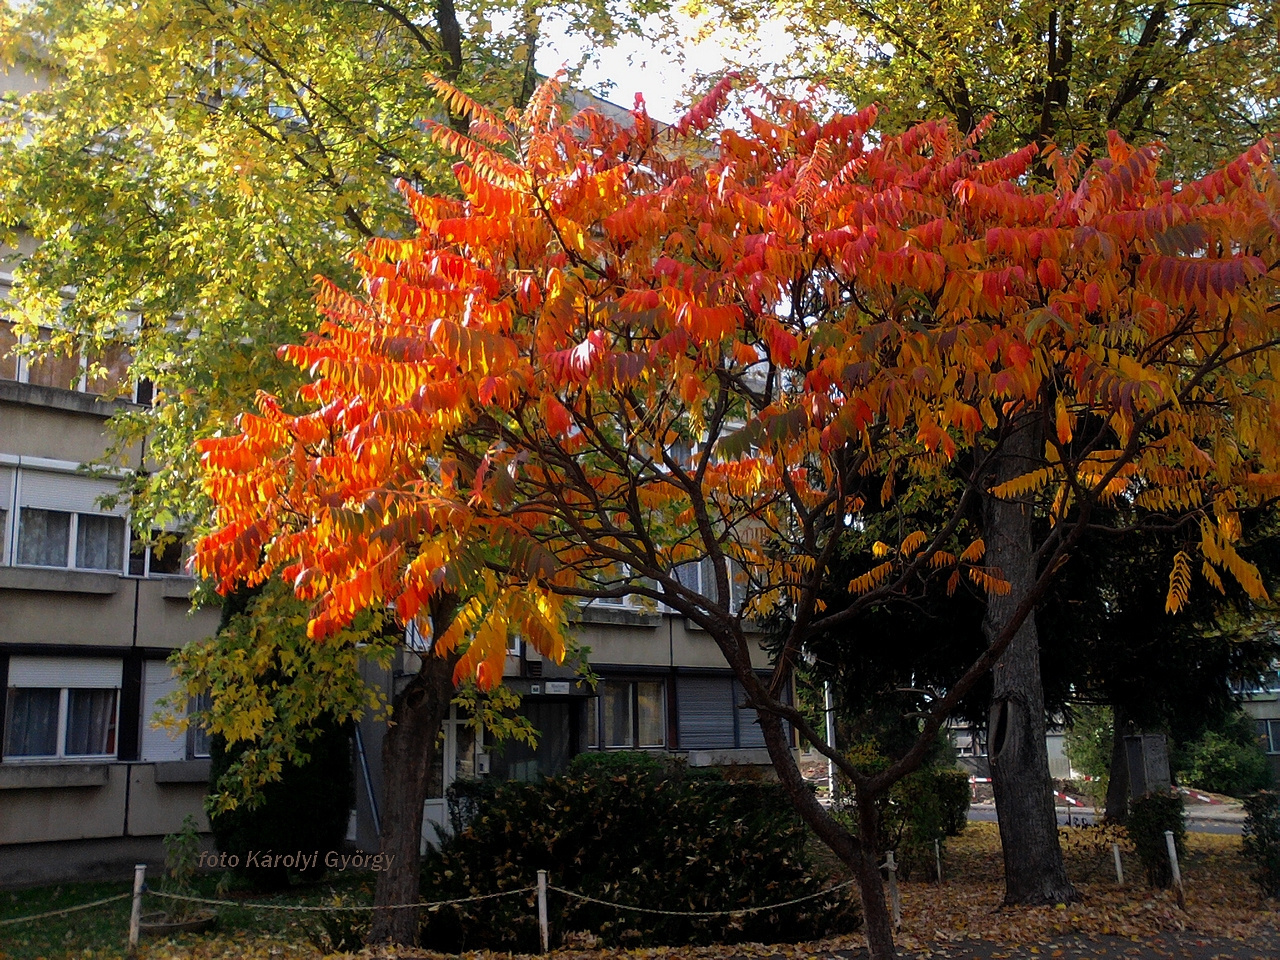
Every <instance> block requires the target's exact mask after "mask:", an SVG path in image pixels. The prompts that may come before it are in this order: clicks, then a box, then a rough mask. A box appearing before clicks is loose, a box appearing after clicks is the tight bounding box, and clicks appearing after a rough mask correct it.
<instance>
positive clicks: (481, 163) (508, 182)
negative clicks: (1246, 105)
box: [197, 81, 1280, 684]
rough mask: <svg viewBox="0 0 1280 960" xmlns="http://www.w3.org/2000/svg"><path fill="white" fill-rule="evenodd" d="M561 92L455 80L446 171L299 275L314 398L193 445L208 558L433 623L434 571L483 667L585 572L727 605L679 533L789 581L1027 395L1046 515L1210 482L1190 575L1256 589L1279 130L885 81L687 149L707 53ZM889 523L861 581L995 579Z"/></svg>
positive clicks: (710, 609)
mask: <svg viewBox="0 0 1280 960" xmlns="http://www.w3.org/2000/svg"><path fill="white" fill-rule="evenodd" d="M556 92H557V88H556V86H555V85H554V84H551V85H548V86H546V87H545V88H544V89H543V90H542V91H541V92H540V93H539V94H538V96H537V97H536V98H535V99H534V101H533V102H532V103H531V104H530V106H529V108H528V109H527V110H526V111H525V112H524V114H523V115H516V114H511V115H509V116H507V117H505V118H499V117H497V116H495V115H493V114H491V113H489V112H488V111H485V110H483V108H481V107H479V106H478V105H476V104H473V103H471V102H470V101H468V100H466V98H465V97H463V96H462V95H461V94H457V93H456V91H455V92H453V93H451V94H450V96H451V97H452V98H453V102H454V104H455V107H456V108H457V109H459V110H462V111H464V112H468V113H469V114H470V115H471V116H472V118H473V120H474V123H473V125H472V128H471V129H472V136H471V137H470V138H464V137H461V136H459V135H458V134H456V133H455V132H453V131H450V130H448V129H445V128H441V127H436V128H434V129H433V135H434V136H435V137H436V139H437V140H439V141H440V142H442V143H444V144H445V145H446V146H450V147H452V148H453V149H454V150H455V151H456V152H457V154H458V155H459V156H460V157H461V158H462V159H461V162H459V164H458V166H457V177H458V183H459V187H460V189H461V194H462V195H461V198H460V199H454V198H445V197H426V196H421V195H418V194H416V193H415V192H414V191H413V190H412V189H410V188H408V187H404V188H403V189H404V192H405V195H406V198H407V202H408V203H409V205H410V207H411V208H412V210H413V212H414V214H415V216H416V218H417V222H418V226H419V233H418V235H417V236H416V237H414V238H412V239H406V240H394V241H393V240H378V241H374V242H372V243H371V244H369V246H368V247H367V249H366V250H364V251H363V252H362V253H360V254H359V255H357V257H356V263H357V265H358V266H359V268H360V270H361V271H362V273H363V274H364V277H365V288H364V290H363V291H361V292H360V293H358V294H357V293H352V292H347V291H343V290H340V289H337V288H335V287H334V286H332V285H329V284H322V286H321V289H320V296H319V301H320V306H321V309H322V311H323V313H324V316H325V318H326V319H325V321H324V323H323V324H322V325H321V328H320V330H319V332H318V333H317V334H316V335H315V336H314V337H313V338H312V339H311V340H310V341H309V342H308V343H307V344H305V345H301V346H291V347H287V348H285V349H284V350H283V351H282V354H283V356H284V357H285V358H286V359H287V360H289V361H290V362H291V363H294V364H296V365H298V366H299V367H301V368H303V369H306V370H309V371H310V373H311V375H312V382H311V384H310V385H309V386H308V388H307V389H306V390H305V391H304V393H303V395H302V396H301V397H300V398H299V399H298V400H297V401H296V402H293V401H285V400H281V399H277V398H272V397H263V398H262V400H261V403H260V405H259V407H260V409H259V411H258V412H257V413H253V414H245V415H244V416H243V418H242V420H241V423H240V427H241V431H242V432H241V433H240V434H239V435H237V436H233V437H227V438H220V439H215V440H210V441H206V442H205V443H204V444H203V447H202V451H203V456H204V459H205V464H206V467H207V470H208V474H207V475H208V480H207V486H208V490H209V492H210V493H211V494H212V496H213V497H214V499H215V500H216V502H217V504H218V511H219V512H218V519H219V524H220V529H218V530H217V531H216V532H215V533H213V534H212V535H211V536H209V537H208V538H206V539H205V540H204V541H203V542H202V543H201V545H200V547H199V551H198V554H197V563H198V566H199V568H200V570H201V572H202V573H204V574H206V575H211V576H214V577H216V578H217V579H218V581H219V582H220V583H221V584H222V585H223V586H224V587H229V586H230V585H232V584H235V583H237V582H240V581H250V582H253V581H256V580H260V579H262V578H263V577H266V576H268V575H270V574H271V573H273V572H278V573H279V574H281V575H283V576H285V577H286V578H289V579H291V580H292V581H293V582H294V584H295V585H296V588H297V591H298V593H299V594H300V595H301V596H303V597H306V598H309V599H311V600H313V601H315V604H316V607H315V619H314V621H313V622H312V625H311V630H312V634H313V635H314V636H315V637H317V638H318V639H321V638H325V637H327V636H329V635H330V634H331V633H332V632H333V631H334V629H335V628H336V627H338V626H340V625H342V624H344V623H346V622H348V621H349V620H350V619H351V617H352V616H353V615H354V614H355V613H356V612H357V611H358V610H360V609H361V608H363V607H367V606H371V605H380V604H387V603H390V604H394V605H395V607H396V609H397V611H398V613H399V615H400V616H401V617H402V618H403V619H405V620H410V619H417V620H418V621H419V625H420V626H421V627H422V629H423V630H424V633H427V634H430V631H431V628H432V626H433V625H432V624H430V623H429V622H427V617H426V611H427V609H428V606H429V604H430V602H431V601H432V599H433V598H435V597H438V596H440V595H441V594H443V593H449V594H451V595H454V596H457V597H459V598H461V600H462V601H463V603H462V606H461V611H460V613H458V615H457V616H456V618H454V619H453V620H452V622H451V625H449V626H448V627H447V628H445V626H444V625H441V628H440V630H439V631H438V633H439V636H438V637H437V639H436V643H437V645H438V647H439V648H441V649H445V648H449V647H451V646H454V645H465V646H466V655H465V657H464V659H463V661H462V663H461V664H460V666H459V671H460V673H472V674H476V675H478V677H479V679H480V681H481V683H482V684H489V683H492V682H495V681H496V680H497V679H498V678H499V677H500V673H501V662H502V657H503V654H504V651H505V648H506V643H505V637H506V634H507V633H508V631H517V632H519V633H520V634H522V635H523V636H524V637H525V638H526V639H528V640H530V641H531V642H532V643H534V645H535V646H537V647H538V648H539V649H541V650H543V652H545V653H548V654H549V655H552V656H556V655H558V654H559V652H560V651H562V649H563V643H562V636H563V632H564V624H565V620H566V602H567V598H570V597H573V596H590V595H593V593H594V594H598V593H600V592H601V591H604V592H605V593H609V592H610V591H612V594H611V595H613V596H619V595H621V594H622V593H625V592H630V593H635V594H640V595H644V596H648V597H650V598H652V599H654V600H664V601H665V602H668V603H670V604H672V605H673V606H675V607H676V608H677V609H681V610H684V611H687V615H689V616H693V617H695V619H696V618H698V617H703V618H708V621H709V622H710V620H714V619H716V618H721V619H723V618H725V617H728V616H730V610H729V607H728V601H727V599H726V598H725V597H724V596H723V595H722V594H723V590H721V591H720V593H717V592H716V591H712V592H711V593H710V595H701V596H695V595H690V594H689V593H687V592H682V591H685V589H686V588H685V587H684V586H683V585H681V584H680V583H679V582H678V580H677V578H675V576H674V574H673V573H672V571H673V569H674V567H675V566H676V565H677V564H679V563H681V562H688V561H690V560H693V559H697V558H698V557H701V556H709V557H710V558H711V559H712V560H713V561H716V562H717V563H719V564H720V565H721V568H722V569H729V567H728V566H727V564H729V563H731V564H732V569H733V570H734V571H736V573H735V575H736V576H738V577H740V578H742V579H743V580H744V582H745V586H746V588H747V594H748V597H749V602H748V607H747V610H746V611H745V615H748V616H751V615H759V614H763V613H765V612H767V611H768V610H769V609H771V608H772V607H773V606H774V605H778V604H784V603H793V602H796V601H797V597H798V595H799V593H800V592H801V591H802V589H803V588H805V587H806V585H810V586H811V585H812V584H813V582H814V581H813V578H814V576H816V575H817V574H815V573H814V571H815V569H818V568H820V566H821V564H820V563H819V562H818V561H819V560H820V558H821V556H822V550H823V546H824V540H823V537H824V536H825V534H823V531H824V530H830V529H834V528H837V527H839V526H841V523H842V521H843V518H846V517H848V516H850V515H853V514H856V513H857V511H858V509H859V508H860V506H861V505H862V504H864V503H865V502H867V501H868V500H869V499H870V498H871V497H875V496H879V497H882V498H889V497H891V496H893V495H894V477H895V476H897V477H904V476H908V475H909V476H911V477H912V478H913V479H914V480H916V481H919V482H924V483H928V482H930V481H931V480H933V479H936V478H938V477H940V476H942V475H943V474H944V473H945V471H947V470H948V469H950V466H949V465H950V464H951V463H952V462H953V461H954V460H955V459H956V458H957V457H959V456H960V455H961V454H962V453H964V452H966V451H970V452H977V453H981V452H984V451H989V449H990V443H991V439H990V438H991V437H992V436H993V435H994V434H993V432H992V431H994V430H995V428H997V427H998V425H1000V424H1001V423H1002V422H1003V421H1004V420H1005V418H1006V417H1008V416H1009V415H1010V413H1011V412H1012V411H1016V410H1025V409H1028V408H1034V409H1042V410H1043V411H1044V412H1045V417H1046V422H1047V424H1048V427H1049V428H1048V429H1046V431H1045V435H1046V436H1047V437H1048V441H1047V443H1046V447H1045V452H1044V459H1043V462H1042V463H1039V464H1035V465H1032V467H1030V468H1029V469H1028V472H1027V473H1026V474H1025V475H1024V476H1023V477H1020V478H1017V479H1015V480H1013V481H1011V482H1009V483H1007V484H1005V485H1004V487H1003V488H1001V489H1000V490H998V491H997V493H998V494H999V495H1004V496H1015V495H1023V494H1026V493H1029V492H1036V491H1042V492H1044V493H1045V494H1046V497H1047V502H1051V503H1052V504H1053V507H1052V511H1053V516H1052V519H1053V520H1054V521H1055V522H1060V521H1062V520H1063V519H1065V518H1067V517H1069V516H1072V515H1073V514H1072V511H1078V510H1079V508H1080V507H1081V506H1082V505H1086V504H1089V503H1095V502H1099V501H1106V500H1113V499H1115V498H1117V497H1125V498H1127V499H1128V501H1129V502H1130V503H1132V504H1133V505H1134V507H1135V509H1141V510H1147V511H1153V512H1160V513H1166V514H1169V515H1178V514H1183V513H1185V512H1187V511H1189V510H1198V511H1200V512H1201V514H1202V522H1201V541H1202V542H1201V545H1200V546H1199V547H1197V546H1195V545H1192V546H1189V548H1188V549H1189V550H1193V551H1194V550H1198V551H1199V552H1200V554H1201V559H1202V560H1203V564H1202V567H1203V572H1204V575H1205V576H1207V577H1209V578H1210V580H1211V581H1214V582H1219V581H1220V577H1219V572H1220V571H1223V570H1225V571H1227V572H1229V573H1230V574H1231V575H1232V576H1233V577H1235V578H1236V579H1238V580H1240V581H1241V582H1242V583H1243V584H1244V585H1245V586H1246V587H1248V588H1249V589H1250V590H1251V592H1254V593H1256V592H1258V591H1259V590H1261V584H1260V582H1258V580H1257V577H1256V574H1254V573H1252V572H1251V570H1250V568H1248V566H1247V564H1245V563H1244V562H1243V561H1242V560H1241V559H1240V557H1239V555H1238V554H1237V553H1236V551H1235V548H1234V546H1233V543H1234V542H1235V541H1236V540H1237V538H1238V535H1239V522H1238V518H1237V516H1238V511H1239V510H1240V509H1241V508H1242V507H1244V506H1246V505H1248V504H1251V503H1256V502H1258V501H1259V500H1261V499H1263V498H1266V497H1269V496H1272V495H1274V494H1275V493H1276V491H1277V488H1278V487H1280V446H1278V445H1277V433H1276V431H1275V429H1274V424H1275V422H1276V421H1277V418H1278V417H1280V392H1278V391H1277V382H1278V380H1280V351H1277V350H1276V340H1277V335H1278V334H1280V322H1278V321H1280V315H1278V314H1280V307H1278V306H1277V280H1278V279H1280V268H1278V266H1277V265H1278V264H1280V241H1277V235H1278V234H1280V182H1278V181H1277V177H1276V173H1275V168H1274V166H1273V164H1272V157H1271V147H1270V145H1269V144H1266V143H1264V144H1260V145H1259V146H1258V147H1256V148H1255V149H1254V150H1252V151H1250V152H1249V153H1248V154H1246V155H1245V156H1243V157H1241V158H1239V159H1238V160H1236V161H1235V162H1233V163H1232V164H1230V165H1229V166H1227V167H1225V168H1224V169H1223V170H1221V171H1218V172H1216V173H1214V174H1213V175H1211V176H1209V177H1206V178H1205V179H1203V180H1200V181H1197V182H1193V183H1186V184H1172V183H1169V182H1165V181H1161V180H1159V179H1157V165H1158V159H1159V151H1158V148H1157V147H1143V148H1134V147H1131V146H1129V145H1127V144H1125V143H1123V142H1121V141H1119V140H1118V139H1113V140H1112V141H1111V144H1110V150H1109V155H1108V156H1106V157H1104V158H1101V159H1099V160H1097V161H1096V162H1095V163H1094V164H1093V165H1092V166H1090V167H1089V168H1088V169H1085V170H1083V171H1082V170H1081V166H1082V164H1081V161H1080V158H1079V157H1072V158H1064V157H1063V156H1061V155H1060V154H1058V153H1057V152H1056V151H1054V150H1052V149H1049V150H1046V151H1043V152H1037V150H1036V149H1034V148H1026V149H1023V150H1020V151H1018V152H1017V153H1015V154H1012V155H1010V156H1007V157H1003V158H1001V159H998V160H994V161H989V162H981V161H980V160H979V158H978V156H977V154H976V152H975V151H974V150H973V142H972V140H969V141H966V140H965V139H964V138H963V137H961V136H960V135H958V134H957V133H956V131H955V130H953V129H952V128H950V127H948V126H947V125H945V124H942V123H926V124H922V125H920V126H918V127H916V128H914V129H912V130H910V131H908V132H907V133H906V134H904V135H902V136H899V137H888V138H883V139H882V138H878V137H875V136H872V135H871V131H872V130H873V129H874V125H875V116H876V114H875V112H874V110H865V111H862V112H860V113H856V114H852V115H840V114H836V115H833V116H826V115H824V114H822V113H821V112H820V111H819V109H818V107H817V105H816V104H815V103H796V102H791V101H787V100H781V99H777V98H771V97H767V99H768V102H769V105H770V106H769V116H764V115H760V114H757V113H753V112H751V111H747V118H748V128H747V129H745V130H742V131H733V130H723V131H721V132H720V133H719V135H718V136H717V137H716V138H715V139H714V141H712V145H711V146H705V145H704V144H703V142H702V141H698V140H697V139H696V137H697V135H698V132H699V131H701V130H706V129H708V128H709V127H710V126H711V125H713V124H715V123H716V116H717V115H718V111H719V110H720V108H721V105H722V104H723V101H724V100H725V98H726V97H727V96H728V94H729V81H726V83H725V84H722V85H721V86H720V87H718V88H717V89H716V90H715V91H714V92H713V94H712V96H711V97H710V98H708V100H707V101H706V102H704V103H703V104H701V105H700V106H699V107H697V108H695V110H694V111H693V112H692V113H691V114H690V116H689V117H688V118H686V119H685V121H682V123H680V124H677V125H676V126H675V127H674V128H671V129H669V130H667V131H665V132H663V131H660V130H659V128H658V126H657V125H656V124H654V123H653V122H652V121H651V120H650V119H649V118H648V117H647V115H646V114H645V113H644V112H643V108H642V107H638V108H637V110H636V111H635V113H634V114H633V116H632V118H631V122H630V124H629V125H628V124H618V123H614V122H611V121H609V120H606V119H604V118H602V117H600V116H597V115H593V114H590V113H584V114H580V115H578V116H576V117H574V118H572V119H570V120H567V121H563V122H562V121H561V120H559V119H558V117H557V113H556V109H555V97H556ZM868 478H871V479H868ZM876 478H879V479H876ZM872 481H874V483H875V486H874V487H873V488H870V489H864V487H865V485H866V484H867V483H870V482H872ZM881 481H883V483H881ZM824 517H825V518H827V521H828V522H826V523H825V525H824V522H823V521H822V518H824ZM956 536H958V534H957V535H956ZM904 538H907V539H909V540H910V543H909V544H908V543H901V544H897V545H892V546H891V548H890V549H889V550H887V551H886V556H887V557H888V559H886V560H885V561H884V563H883V564H882V565H881V566H878V567H876V568H874V569H873V570H872V571H870V572H869V573H867V574H866V575H865V576H862V577H859V578H858V580H856V581H855V582H854V583H853V584H851V589H852V590H853V591H855V592H862V593H865V594H868V595H871V594H873V593H874V592H875V591H877V590H891V589H895V588H896V587H897V586H900V584H901V581H900V580H898V579H895V578H896V577H899V575H900V574H902V573H903V571H904V570H908V569H910V570H914V571H917V572H920V571H925V570H933V571H935V572H936V573H937V574H938V575H940V576H945V577H949V578H950V581H951V586H952V588H954V586H955V584H956V583H957V582H958V581H959V578H960V577H961V576H962V575H967V576H969V577H971V578H972V579H973V580H974V581H975V582H977V583H978V584H980V585H981V586H982V587H983V588H985V589H989V590H999V589H1001V587H1002V581H1001V580H1000V578H999V576H998V575H997V573H998V572H995V571H991V570H985V569H984V568H982V567H980V566H978V560H979V559H980V557H981V548H980V545H977V546H975V544H974V543H972V542H971V538H970V541H961V540H956V539H955V538H954V537H953V539H952V540H947V539H946V538H944V537H936V536H935V535H934V532H933V531H929V532H927V533H926V532H924V531H904ZM619 571H623V572H619ZM819 573H820V570H819ZM1185 573H1186V571H1181V572H1179V574H1178V576H1177V577H1176V578H1175V580H1174V581H1173V584H1174V587H1175V589H1174V590H1172V591H1171V599H1170V602H1171V606H1174V607H1176V606H1177V605H1178V604H1179V603H1180V602H1181V599H1182V598H1183V597H1185V591H1186V589H1189V587H1188V586H1187V584H1188V582H1189V581H1188V577H1187V576H1185ZM641 578H643V579H641ZM722 579H723V578H722ZM682 604H683V606H682Z"/></svg>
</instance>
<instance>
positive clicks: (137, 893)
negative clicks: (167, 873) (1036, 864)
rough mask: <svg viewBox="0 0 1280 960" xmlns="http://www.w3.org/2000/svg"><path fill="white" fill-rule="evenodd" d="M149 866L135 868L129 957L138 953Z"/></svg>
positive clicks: (140, 864)
mask: <svg viewBox="0 0 1280 960" xmlns="http://www.w3.org/2000/svg"><path fill="white" fill-rule="evenodd" d="M146 881H147V865H146V864H145V863H139V864H137V865H135V866H134V868H133V909H132V910H130V911H129V955H130V956H133V955H134V954H135V953H137V952H138V929H139V927H140V925H141V923H142V889H143V887H144V886H146Z"/></svg>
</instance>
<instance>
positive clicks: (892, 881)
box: [884, 850, 902, 928]
mask: <svg viewBox="0 0 1280 960" xmlns="http://www.w3.org/2000/svg"><path fill="white" fill-rule="evenodd" d="M884 865H885V867H886V868H887V869H888V871H889V906H890V907H891V908H892V909H893V925H894V927H895V928H897V927H900V926H902V895H901V894H900V893H899V892H898V863H897V861H896V860H894V858H893V851H892V850H890V851H889V852H888V853H886V854H885V859H884Z"/></svg>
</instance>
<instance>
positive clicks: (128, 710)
mask: <svg viewBox="0 0 1280 960" xmlns="http://www.w3.org/2000/svg"><path fill="white" fill-rule="evenodd" d="M6 266H7V265H6ZM9 279H10V276H9V273H8V271H7V269H6V270H5V272H4V273H2V274H0V294H3V293H4V289H3V288H4V286H7V283H8V281H9ZM16 343H17V338H16V336H15V334H14V328H13V325H12V323H10V322H9V321H7V320H4V319H0V744H2V745H3V754H2V755H0V882H4V883H33V882H38V881H40V880H44V879H51V878H62V877H66V876H77V877H88V876H95V875H103V874H111V875H118V874H119V870H120V868H121V867H122V865H124V866H127V864H131V863H133V862H135V860H136V859H137V857H138V856H140V855H143V854H144V853H145V854H147V855H149V856H151V857H152V858H153V861H154V859H155V858H156V857H157V856H158V857H160V858H161V859H162V848H161V838H162V837H163V836H164V835H165V834H166V833H171V832H173V831H175V830H177V829H178V828H179V827H180V826H181V824H182V821H183V818H184V817H185V816H187V815H188V814H194V815H196V816H197V817H198V818H200V819H201V822H202V824H203V808H202V802H201V801H202V798H203V796H204V793H205V786H206V783H207V780H208V772H209V766H208V759H207V757H208V749H207V744H206V743H205V742H204V739H203V738H202V737H199V736H197V735H196V734H195V733H189V734H171V733H170V732H168V731H165V730H162V729H157V728H156V727H154V726H153V724H152V723H151V718H152V716H153V715H154V714H155V713H156V710H157V706H158V701H159V700H160V699H161V698H162V697H164V696H165V695H167V694H168V693H169V692H171V691H172V690H173V689H174V681H173V680H172V678H171V672H170V668H169V666H168V664H167V663H166V658H167V657H168V656H169V654H170V653H171V652H172V651H173V650H174V649H175V648H177V647H180V646H182V645H183V644H185V643H187V642H188V641H190V640H195V639H198V638H200V637H204V636H208V635H209V634H210V633H212V632H213V629H214V628H215V627H216V625H217V614H216V612H215V611H202V612H196V613H193V612H192V610H191V600H190V596H191V592H192V589H193V587H194V581H193V580H191V579H190V578H189V577H187V576H185V575H184V573H183V569H182V565H181V560H182V544H181V541H180V540H178V539H175V538H173V537H169V538H165V539H164V540H163V546H155V547H152V548H146V547H145V546H144V545H142V544H140V543H134V537H133V535H132V534H131V532H130V526H129V518H128V515H127V509H126V508H125V507H123V506H121V507H117V508H106V507H103V506H102V505H101V502H100V498H101V497H103V496H104V495H108V494H111V493H114V492H116V490H117V489H118V485H119V480H118V478H116V477H113V476H111V475H101V474H95V473H94V472H93V471H91V470H90V469H89V465H91V464H93V463H95V462H97V461H98V460H99V459H100V458H101V457H102V456H103V454H104V451H105V449H106V447H107V444H108V438H107V435H106V420H107V418H108V417H109V416H110V415H111V414H113V413H115V412H116V411H117V410H120V409H121V408H122V407H125V406H127V405H129V404H130V403H133V402H134V401H135V400H137V399H139V397H138V396H137V394H136V393H135V392H134V391H132V390H130V391H126V395H127V396H129V398H130V399H128V400H107V399H104V397H103V394H104V393H112V392H114V388H115V387H116V386H118V384H112V383H110V382H107V381H97V382H94V381H91V380H89V379H88V378H87V377H86V376H85V374H84V371H83V362H82V358H80V357H78V356H70V357H64V358H61V359H59V360H56V361H44V362H42V363H29V362H28V361H27V360H26V359H23V358H20V357H18V356H15V355H14V353H13V352H12V348H13V347H14V346H15V344H16ZM108 369H114V370H115V372H116V375H117V376H122V375H123V374H124V364H123V363H115V364H110V363H109V364H108ZM141 399H144V400H145V399H146V397H145V389H144V395H143V397H141ZM120 466H121V467H122V468H124V469H136V470H141V469H145V467H146V463H145V457H144V454H143V451H142V450H141V449H136V450H132V451H129V452H128V455H127V457H126V460H125V462H124V463H122V464H120Z"/></svg>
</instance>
